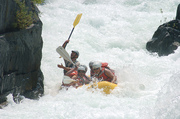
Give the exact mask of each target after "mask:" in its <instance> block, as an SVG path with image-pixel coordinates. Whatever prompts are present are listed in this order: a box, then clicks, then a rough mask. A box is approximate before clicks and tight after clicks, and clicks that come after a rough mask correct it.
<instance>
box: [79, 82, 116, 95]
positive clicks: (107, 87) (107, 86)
mask: <svg viewBox="0 0 180 119" xmlns="http://www.w3.org/2000/svg"><path fill="white" fill-rule="evenodd" d="M85 86H86V87H87V89H92V88H93V89H97V88H98V89H103V92H104V93H105V94H110V93H111V91H112V90H113V89H114V88H115V87H116V86H117V84H114V83H111V82H108V81H101V82H98V83H93V84H86V85H85ZM80 87H82V86H80Z"/></svg>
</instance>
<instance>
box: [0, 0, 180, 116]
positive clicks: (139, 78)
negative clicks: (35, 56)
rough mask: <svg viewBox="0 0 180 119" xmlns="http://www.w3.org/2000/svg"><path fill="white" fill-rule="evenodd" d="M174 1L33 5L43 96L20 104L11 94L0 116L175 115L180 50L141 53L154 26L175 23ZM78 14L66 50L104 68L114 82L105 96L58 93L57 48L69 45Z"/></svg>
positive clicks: (179, 104) (49, 0)
mask: <svg viewBox="0 0 180 119" xmlns="http://www.w3.org/2000/svg"><path fill="white" fill-rule="evenodd" d="M178 4H179V1H178V0H171V1H169V0H159V1H157V0H46V1H45V3H44V4H43V5H38V8H39V10H40V11H41V14H40V19H41V20H42V22H43V31H42V37H43V51H42V53H43V57H42V62H41V69H42V72H43V74H44V87H45V95H44V96H43V97H41V98H40V99H39V100H30V99H23V101H22V102H21V103H20V104H16V103H14V102H13V99H12V95H9V96H8V102H9V105H8V106H7V107H5V108H4V109H2V110H0V118H2V119H12V118H13V119H24V118H27V119H33V118H38V119H49V118H51V119H79V118H85V119H94V118H95V119H178V118H180V91H179V90H180V86H179V85H180V48H179V49H177V50H176V52H175V53H174V54H171V55H169V56H164V57H158V55H157V54H156V53H154V54H152V53H149V52H148V51H147V50H146V43H147V42H148V41H149V40H150V39H151V37H152V35H153V33H154V32H155V30H156V29H157V28H158V26H159V25H161V24H163V23H165V22H168V21H170V20H173V19H174V18H175V16H176V9H177V6H178ZM79 13H82V18H81V20H80V22H79V24H78V25H77V26H76V27H75V29H74V32H73V34H72V36H71V39H70V42H69V44H68V45H67V48H66V50H67V52H68V53H71V50H78V51H79V52H80V56H79V58H78V60H79V61H80V63H81V64H85V65H87V66H88V64H89V62H90V61H92V60H93V61H95V60H97V61H102V62H108V63H109V66H110V67H111V68H112V69H114V70H115V71H116V75H117V77H118V82H119V83H118V87H117V88H116V89H114V90H113V92H112V94H110V95H104V94H102V93H101V92H100V91H95V92H94V93H92V92H90V91H87V90H86V89H85V88H78V89H74V88H70V89H69V90H68V91H66V90H64V89H62V90H59V88H60V85H61V83H62V79H63V70H62V69H59V68H58V67H57V64H61V63H62V64H64V61H63V59H62V58H59V55H58V54H57V52H56V48H57V47H58V46H59V45H62V44H63V43H64V41H65V40H67V38H68V36H69V34H70V32H71V30H72V28H73V22H74V19H75V17H76V15H77V14H79ZM87 75H89V69H88V71H87Z"/></svg>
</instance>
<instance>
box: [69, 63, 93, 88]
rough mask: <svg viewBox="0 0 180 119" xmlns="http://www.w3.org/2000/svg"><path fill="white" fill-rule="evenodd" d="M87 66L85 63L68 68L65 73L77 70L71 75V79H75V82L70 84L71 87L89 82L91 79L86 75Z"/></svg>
mask: <svg viewBox="0 0 180 119" xmlns="http://www.w3.org/2000/svg"><path fill="white" fill-rule="evenodd" d="M86 68H87V67H86V66H85V65H80V66H78V67H75V68H72V69H71V70H69V71H68V72H67V73H66V75H67V76H69V74H71V73H72V72H74V71H76V70H77V74H76V75H74V76H73V77H72V79H74V80H76V81H75V82H72V83H71V84H70V85H71V86H73V87H76V88H77V87H78V86H81V85H85V84H89V82H91V79H90V78H89V77H88V76H87V75H86V72H87V69H86Z"/></svg>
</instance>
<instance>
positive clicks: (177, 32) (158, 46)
mask: <svg viewBox="0 0 180 119" xmlns="http://www.w3.org/2000/svg"><path fill="white" fill-rule="evenodd" d="M178 46H180V4H179V5H178V8H177V13H176V19H175V20H172V21H169V22H167V23H164V24H162V25H160V26H159V27H158V29H157V30H156V31H155V33H154V35H153V37H152V39H151V41H149V42H147V44H146V49H147V50H148V51H150V52H157V53H158V55H159V56H167V55H169V54H171V53H174V50H176V49H177V48H178Z"/></svg>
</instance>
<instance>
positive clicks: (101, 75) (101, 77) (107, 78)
mask: <svg viewBox="0 0 180 119" xmlns="http://www.w3.org/2000/svg"><path fill="white" fill-rule="evenodd" d="M97 78H98V79H99V80H103V81H109V82H111V81H112V79H111V78H110V77H108V76H107V75H106V74H105V68H103V69H102V70H101V74H100V75H98V77H97Z"/></svg>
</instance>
